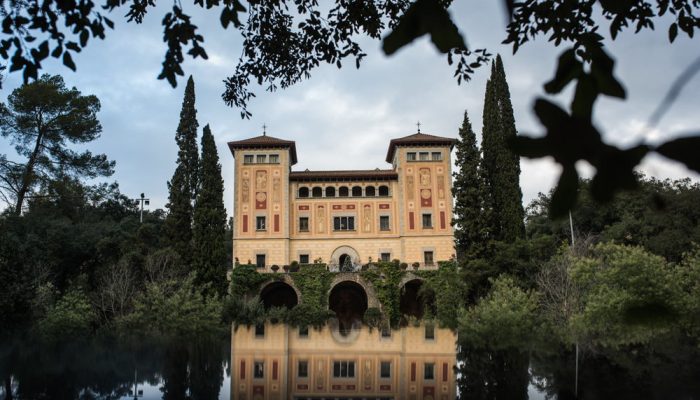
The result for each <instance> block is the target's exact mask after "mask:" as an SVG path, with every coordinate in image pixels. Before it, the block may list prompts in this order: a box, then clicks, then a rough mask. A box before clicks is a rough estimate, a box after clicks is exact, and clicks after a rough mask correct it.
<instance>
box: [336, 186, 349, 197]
mask: <svg viewBox="0 0 700 400" xmlns="http://www.w3.org/2000/svg"><path fill="white" fill-rule="evenodd" d="M338 196H339V197H348V187H347V186H341V187H340V188H339V189H338Z"/></svg>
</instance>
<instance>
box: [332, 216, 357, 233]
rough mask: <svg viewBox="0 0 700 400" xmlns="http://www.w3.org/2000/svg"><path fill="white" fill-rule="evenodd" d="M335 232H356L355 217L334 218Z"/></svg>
mask: <svg viewBox="0 0 700 400" xmlns="http://www.w3.org/2000/svg"><path fill="white" fill-rule="evenodd" d="M333 230H336V231H354V230H355V217H333Z"/></svg>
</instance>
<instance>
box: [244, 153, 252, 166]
mask: <svg viewBox="0 0 700 400" xmlns="http://www.w3.org/2000/svg"><path fill="white" fill-rule="evenodd" d="M252 163H253V155H252V154H246V155H244V156H243V164H252Z"/></svg>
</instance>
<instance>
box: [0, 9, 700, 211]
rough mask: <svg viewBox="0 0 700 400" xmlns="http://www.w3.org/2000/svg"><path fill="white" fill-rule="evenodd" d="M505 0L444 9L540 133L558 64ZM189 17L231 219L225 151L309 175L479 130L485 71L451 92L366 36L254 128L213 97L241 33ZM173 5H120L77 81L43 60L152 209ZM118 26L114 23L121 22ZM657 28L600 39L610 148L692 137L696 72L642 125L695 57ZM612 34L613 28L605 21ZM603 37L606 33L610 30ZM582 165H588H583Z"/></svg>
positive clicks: (531, 187)
mask: <svg viewBox="0 0 700 400" xmlns="http://www.w3.org/2000/svg"><path fill="white" fill-rule="evenodd" d="M501 3H502V2H500V1H494V0H473V1H455V4H454V5H453V6H452V7H451V8H450V12H451V13H452V15H453V17H454V20H455V22H456V23H457V24H458V26H459V28H460V30H461V31H462V33H463V34H464V35H465V37H466V39H467V43H468V45H469V46H470V47H472V48H482V47H486V48H488V49H489V50H490V51H491V52H492V53H500V54H502V56H503V58H504V64H505V68H506V74H507V78H508V83H509V85H510V91H511V96H512V101H513V107H514V109H515V114H516V115H515V117H516V123H517V128H518V130H519V132H520V133H527V134H537V133H539V132H541V131H542V129H541V127H540V125H539V124H538V122H537V120H536V118H535V117H534V116H533V114H532V111H531V109H532V104H533V101H534V99H535V98H536V97H538V96H543V93H544V92H543V90H542V83H543V82H546V81H547V80H548V79H549V78H551V76H553V72H554V69H555V62H556V58H557V56H558V54H559V53H560V52H561V51H563V49H558V48H554V47H553V46H551V45H550V44H549V43H547V42H546V40H543V39H542V38H541V39H540V40H538V41H537V42H534V43H529V44H527V45H526V46H525V47H524V48H522V49H521V50H520V51H519V52H518V54H517V55H515V56H513V55H512V51H511V49H510V48H509V47H508V46H505V45H501V44H500V42H501V41H502V40H503V38H504V37H505V25H506V19H505V14H504V11H503V10H502V9H501ZM185 7H186V8H185V11H186V12H189V13H191V14H192V15H193V17H194V18H193V19H194V23H195V24H196V25H198V26H199V27H200V29H201V30H202V34H203V35H204V37H205V48H206V50H207V52H208V54H209V60H208V61H203V60H196V61H192V60H188V61H187V62H186V63H185V65H184V68H185V71H186V74H192V75H193V77H194V80H195V90H196V96H197V101H196V106H197V111H198V114H197V117H198V120H199V123H200V133H201V127H203V126H204V125H205V124H207V123H208V124H210V125H211V128H212V132H213V133H214V136H215V138H216V141H217V147H218V151H219V157H220V158H221V164H222V167H223V169H222V173H223V178H224V181H225V188H226V193H225V199H224V201H225V204H226V207H227V209H228V211H229V213H230V212H231V205H232V196H233V195H232V188H233V181H232V177H233V159H232V157H231V154H230V152H229V150H228V148H227V146H226V143H227V142H228V141H231V140H239V139H244V138H248V137H252V136H257V135H260V134H261V133H262V125H263V124H265V125H267V127H268V128H267V133H268V134H269V135H270V136H275V137H279V138H283V139H289V140H295V141H296V143H297V153H298V158H299V163H298V164H297V165H296V166H295V167H294V169H295V170H304V169H307V168H308V169H311V170H317V169H374V168H388V167H389V165H388V164H386V163H385V162H384V157H385V154H386V149H387V146H388V144H389V140H390V139H392V138H396V137H401V136H406V135H410V134H413V133H415V132H416V122H417V121H420V122H421V131H422V132H424V133H430V134H435V135H439V136H447V137H456V136H457V130H458V127H459V126H460V124H461V122H462V116H463V113H464V111H465V110H467V111H468V113H469V115H470V119H471V121H472V125H473V127H474V129H475V131H476V132H477V135H478V134H479V132H480V131H481V114H482V107H483V97H484V89H485V85H486V80H487V78H488V69H482V70H479V71H478V72H477V73H476V75H475V76H474V79H473V80H472V81H470V82H468V83H466V84H465V83H463V84H462V85H461V86H459V85H457V82H456V80H454V79H453V78H452V74H453V72H454V71H453V69H452V67H450V66H448V65H447V61H446V59H445V57H443V56H442V55H440V54H438V53H437V51H436V50H435V49H434V48H433V47H432V45H431V43H430V42H429V40H428V39H427V38H423V39H421V40H418V41H416V42H414V43H413V44H412V45H411V46H409V47H407V48H404V49H402V50H400V51H399V52H398V54H396V55H394V56H392V57H385V56H384V55H383V54H382V53H381V51H380V46H381V43H380V42H377V41H363V42H362V43H363V44H364V50H365V52H366V53H367V54H368V56H367V57H366V58H365V60H364V61H363V63H362V66H361V68H360V69H359V70H357V69H355V68H354V66H353V67H351V65H352V64H353V63H350V62H349V63H347V66H345V67H343V68H342V69H340V70H339V69H337V68H336V67H334V66H324V67H321V68H319V69H317V70H316V71H314V72H313V76H312V78H311V79H310V80H308V81H305V82H302V83H301V84H298V85H296V86H294V87H292V88H290V89H287V90H282V91H278V92H275V93H267V92H265V91H264V90H263V89H262V88H254V89H255V91H256V94H257V97H256V98H255V99H253V100H252V102H251V103H250V105H249V110H250V111H251V112H252V113H253V117H252V118H251V119H250V120H242V119H241V118H240V116H239V110H236V109H232V108H229V107H227V106H226V105H225V104H224V103H223V101H222V100H221V97H220V96H221V93H222V92H223V83H222V81H223V79H224V78H225V77H227V76H228V75H229V74H230V73H231V72H232V71H233V69H234V68H235V62H236V60H237V59H238V57H239V55H240V51H241V47H240V43H241V40H240V37H239V34H238V33H237V32H236V31H234V30H233V29H230V30H228V31H224V30H223V29H222V28H221V25H220V24H219V22H218V13H216V12H215V13H211V12H209V13H207V12H206V11H203V10H200V9H199V8H198V7H196V6H194V5H192V3H185ZM166 11H167V5H166V4H161V5H159V7H158V8H157V9H156V10H154V11H152V12H151V13H150V14H149V15H148V16H147V18H146V21H145V23H144V24H142V25H136V24H127V23H125V22H123V21H122V20H123V18H121V17H122V15H123V14H125V13H126V10H125V9H123V10H118V11H117V13H115V15H112V19H113V20H115V21H117V26H116V29H115V30H114V31H111V32H108V37H107V39H106V40H104V41H99V40H98V41H93V42H91V43H90V45H88V48H87V49H86V50H85V51H83V52H82V53H81V54H79V55H78V56H77V57H75V62H76V64H77V66H78V71H77V72H76V73H74V72H72V71H70V70H68V69H66V68H63V67H62V66H60V65H59V64H58V63H53V62H48V63H46V64H45V65H44V67H45V72H48V73H53V74H56V73H59V74H62V75H63V76H64V79H65V81H66V83H67V85H69V86H75V87H77V88H78V89H79V90H81V91H82V92H83V93H85V94H95V95H97V96H98V97H99V99H100V100H101V102H102V111H101V112H100V114H99V118H100V120H101V122H102V126H103V133H102V137H101V138H100V139H99V140H98V141H96V142H94V143H92V144H90V146H89V147H90V149H91V150H92V151H94V152H103V153H106V154H107V155H108V156H109V158H111V159H113V160H115V161H116V162H117V166H116V173H115V174H114V176H113V177H111V178H109V180H116V181H118V182H119V184H120V186H121V190H122V192H124V193H125V194H127V195H130V196H133V197H134V198H135V197H138V195H139V194H140V193H142V192H144V193H145V194H146V196H147V197H149V198H151V199H152V202H151V207H150V208H151V209H155V208H160V207H163V206H164V205H165V203H166V202H167V197H168V191H167V185H166V182H167V181H168V180H169V179H170V177H171V176H172V173H173V171H174V168H175V159H176V156H177V147H176V145H175V139H174V135H175V130H176V127H177V125H178V119H179V113H180V108H181V104H182V94H183V90H184V83H185V79H181V81H180V85H178V87H177V88H176V89H172V88H171V87H170V86H169V85H168V84H167V82H165V81H162V80H157V79H156V77H157V75H158V73H159V71H160V67H161V62H162V57H163V54H164V52H165V45H164V43H163V42H162V28H161V26H160V20H161V18H162V15H163V14H164V12H166ZM120 21H121V22H120ZM657 27H658V29H659V30H658V31H656V32H644V33H641V34H638V35H634V34H633V33H632V32H625V33H624V34H623V35H622V36H621V37H619V38H618V40H616V41H615V42H608V43H609V48H610V51H611V53H612V54H614V55H615V56H616V57H617V69H616V71H617V76H618V77H619V79H620V80H621V81H622V82H623V83H624V84H625V86H626V88H627V94H628V100H626V101H619V100H611V99H603V100H599V101H598V103H597V105H596V123H597V125H598V126H599V127H600V128H601V130H602V131H604V132H605V137H606V140H608V141H610V142H612V143H615V144H618V145H623V146H627V145H630V146H631V145H634V144H636V143H638V142H640V141H643V140H648V141H650V142H652V143H655V142H661V141H664V140H665V139H668V138H671V137H676V136H680V135H683V134H687V133H689V132H692V131H693V130H694V131H695V132H697V131H698V129H699V127H700V113H699V112H698V109H699V108H698V102H697V99H698V93H700V77H696V78H695V79H694V80H692V81H691V82H690V83H689V84H688V85H687V86H686V87H685V88H684V90H683V92H682V93H681V96H680V98H679V99H678V101H677V103H676V104H675V105H674V106H673V107H672V109H671V110H670V111H669V112H668V113H667V114H666V116H665V117H664V118H663V119H662V120H661V122H660V124H659V125H658V126H657V127H656V128H654V129H649V128H648V127H647V126H646V121H647V120H648V119H649V116H650V114H651V113H652V112H653V111H654V110H655V108H656V107H657V105H658V104H659V102H660V101H661V99H662V98H663V96H664V95H665V94H666V91H667V90H668V88H669V87H670V85H671V83H672V81H673V80H674V79H675V78H676V77H677V76H678V75H679V74H680V73H681V71H682V70H683V69H684V68H685V67H686V66H687V65H689V64H690V63H691V62H692V61H693V60H694V59H695V57H697V56H698V53H699V52H698V46H697V40H696V42H695V43H693V42H692V41H691V40H690V39H688V38H687V37H685V36H681V35H679V37H678V38H677V40H676V42H675V43H674V44H673V45H669V44H668V40H667V34H666V29H667V27H668V23H667V21H666V22H665V21H661V22H660V23H659V24H658V25H657ZM606 28H607V25H606ZM606 30H607V29H606ZM20 80H21V76H20V75H19V74H10V75H9V76H7V77H6V79H5V82H4V84H3V89H2V99H3V100H4V99H5V98H6V96H7V94H9V93H10V92H11V90H12V89H14V88H16V87H17V86H18V85H19V84H20V83H21V82H20ZM569 96H570V92H567V93H564V94H563V95H562V96H560V97H558V98H556V100H557V101H558V102H560V103H561V104H562V105H566V104H568V102H569ZM3 153H5V154H8V155H13V154H14V151H13V150H12V148H11V147H10V146H9V143H7V141H5V140H4V139H0V154H3ZM521 165H522V175H521V187H522V190H523V196H524V199H523V201H524V203H525V204H527V203H529V201H530V200H532V199H533V198H534V197H535V196H536V195H537V193H538V192H546V191H548V190H549V189H550V188H551V187H552V186H553V184H554V183H555V181H556V178H557V176H558V173H559V170H558V168H557V166H556V165H555V164H554V163H552V162H551V161H550V160H546V159H544V160H536V161H531V160H525V159H524V160H522V162H521ZM641 169H642V170H643V171H645V172H646V173H647V174H650V175H653V176H657V177H660V178H681V177H685V176H691V177H692V178H693V179H698V175H696V174H693V173H691V172H689V171H688V170H687V169H685V168H684V167H683V166H682V165H679V164H676V163H673V162H670V161H666V160H663V159H661V158H660V157H648V158H647V159H645V161H644V163H643V164H642V166H641ZM580 170H581V171H583V172H585V171H586V170H589V169H588V168H587V166H586V165H581V166H580Z"/></svg>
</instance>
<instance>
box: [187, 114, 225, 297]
mask: <svg viewBox="0 0 700 400" xmlns="http://www.w3.org/2000/svg"><path fill="white" fill-rule="evenodd" d="M199 183H200V188H199V190H198V192H197V202H196V203H195V207H194V224H193V228H192V231H193V242H194V249H193V255H194V256H193V257H194V259H193V262H192V265H193V266H194V268H195V271H196V282H197V283H198V284H200V285H202V284H207V283H208V284H211V285H212V290H213V291H215V292H216V293H218V294H220V295H222V296H223V295H225V294H226V259H227V255H226V209H225V208H224V200H223V199H224V181H223V180H222V179H221V164H219V155H218V154H217V152H216V143H215V142H214V136H213V135H212V134H211V130H210V129H209V125H206V126H205V127H204V132H203V134H202V157H201V163H200V169H199Z"/></svg>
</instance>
